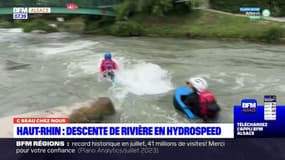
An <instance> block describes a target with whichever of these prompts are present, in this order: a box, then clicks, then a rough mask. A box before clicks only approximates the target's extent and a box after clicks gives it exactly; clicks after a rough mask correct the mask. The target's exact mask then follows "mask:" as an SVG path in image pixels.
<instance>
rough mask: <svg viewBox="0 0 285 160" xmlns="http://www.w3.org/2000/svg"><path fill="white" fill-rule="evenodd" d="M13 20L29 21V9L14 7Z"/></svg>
mask: <svg viewBox="0 0 285 160" xmlns="http://www.w3.org/2000/svg"><path fill="white" fill-rule="evenodd" d="M13 19H28V8H23V7H14V8H13Z"/></svg>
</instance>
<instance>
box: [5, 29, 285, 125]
mask: <svg viewBox="0 0 285 160" xmlns="http://www.w3.org/2000/svg"><path fill="white" fill-rule="evenodd" d="M0 47H1V52H0V104H1V107H0V116H1V117H5V116H11V115H18V114H22V113H27V112H34V111H42V110H49V109H51V108H54V107H56V106H68V105H71V104H73V103H78V102H82V101H86V100H89V99H94V98H97V97H101V96H107V97H110V98H111V99H112V100H113V102H114V104H115V108H116V110H117V114H116V116H114V119H113V121H115V122H122V123H124V122H166V123H178V122H189V120H188V119H187V118H186V117H185V116H184V115H182V114H181V113H179V112H177V111H176V110H175V109H174V107H173V105H172V96H173V91H174V89H175V87H177V86H180V85H185V81H186V80H187V79H188V78H189V77H191V76H203V77H204V78H206V79H207V81H208V84H209V89H210V90H211V91H212V92H214V93H215V95H216V97H217V99H218V103H219V104H220V105H221V107H222V112H221V117H220V119H219V121H220V122H232V121H233V114H232V108H233V105H235V104H239V103H240V100H241V99H242V98H256V99H257V100H258V102H259V104H262V103H263V96H264V95H266V94H273V95H277V101H278V104H285V98H284V95H285V83H284V81H285V74H284V69H285V63H284V61H285V54H284V52H285V46H284V45H269V44H255V43H249V42H244V41H240V42H227V41H217V40H189V39H172V38H146V37H133V38H130V37H128V38H119V37H112V36H90V35H79V34H71V33H52V34H37V33H22V32H21V30H20V29H1V30H0ZM105 51H110V52H112V54H113V57H114V59H115V60H116V61H118V63H119V65H120V72H119V73H118V79H117V85H116V86H115V87H112V85H111V83H110V82H108V81H104V80H102V79H101V78H100V77H99V76H98V67H99V62H100V59H102V57H103V54H104V52H105ZM195 121H199V120H195Z"/></svg>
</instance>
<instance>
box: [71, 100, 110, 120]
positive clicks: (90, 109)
mask: <svg viewBox="0 0 285 160" xmlns="http://www.w3.org/2000/svg"><path fill="white" fill-rule="evenodd" d="M114 113H115V109H114V105H113V103H112V100H111V99H110V98H108V97H100V98H98V99H97V100H96V101H91V102H89V103H85V104H82V106H80V108H79V109H76V110H74V111H73V112H72V114H71V115H70V117H69V119H70V122H71V123H100V122H102V121H103V120H104V117H106V116H110V115H112V114H114Z"/></svg>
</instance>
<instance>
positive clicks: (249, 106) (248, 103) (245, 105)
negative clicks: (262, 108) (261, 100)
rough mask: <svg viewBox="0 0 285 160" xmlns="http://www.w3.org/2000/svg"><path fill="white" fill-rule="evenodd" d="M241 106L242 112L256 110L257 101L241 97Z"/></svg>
mask: <svg viewBox="0 0 285 160" xmlns="http://www.w3.org/2000/svg"><path fill="white" fill-rule="evenodd" d="M241 107H242V112H256V107H257V102H256V100H255V99H243V100H242V101H241Z"/></svg>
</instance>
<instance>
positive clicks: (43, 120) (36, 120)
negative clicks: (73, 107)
mask: <svg viewBox="0 0 285 160" xmlns="http://www.w3.org/2000/svg"><path fill="white" fill-rule="evenodd" d="M13 123H14V124H66V123H69V118H13Z"/></svg>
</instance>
